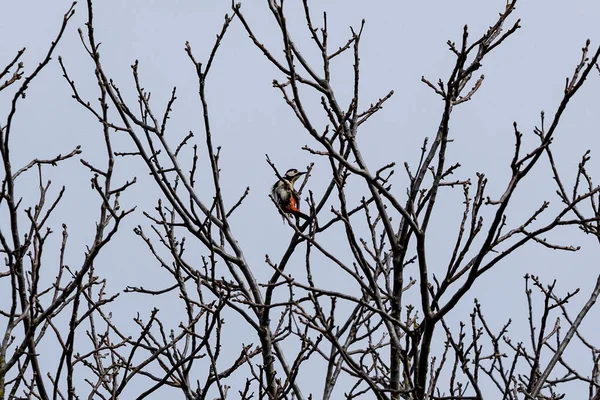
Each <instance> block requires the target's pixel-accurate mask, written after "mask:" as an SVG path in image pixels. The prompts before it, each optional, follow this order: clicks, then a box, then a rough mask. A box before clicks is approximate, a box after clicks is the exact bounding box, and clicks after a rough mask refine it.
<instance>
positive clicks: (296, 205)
mask: <svg viewBox="0 0 600 400" xmlns="http://www.w3.org/2000/svg"><path fill="white" fill-rule="evenodd" d="M304 174H306V172H300V171H298V170H297V169H294V168H292V169H288V170H287V172H286V173H285V175H284V176H283V177H282V178H281V179H278V180H277V182H275V183H274V184H273V187H272V188H271V196H272V197H273V199H274V200H275V201H276V202H277V204H278V205H279V207H281V209H282V210H283V211H284V212H285V213H287V214H292V215H294V216H295V217H296V218H302V219H305V220H307V221H308V220H310V217H309V216H308V215H306V214H304V213H303V212H301V211H300V196H299V195H298V192H296V189H294V183H295V182H296V181H297V180H298V178H300V177H301V176H302V175H304Z"/></svg>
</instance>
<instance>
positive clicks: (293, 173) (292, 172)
mask: <svg viewBox="0 0 600 400" xmlns="http://www.w3.org/2000/svg"><path fill="white" fill-rule="evenodd" d="M305 173H306V172H300V171H298V170H297V169H294V168H292V169H288V170H287V171H286V173H285V175H284V176H283V179H285V180H288V181H290V182H291V183H294V182H296V180H297V179H298V178H300V177H301V176H302V175H304V174H305Z"/></svg>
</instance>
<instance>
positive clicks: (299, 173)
mask: <svg viewBox="0 0 600 400" xmlns="http://www.w3.org/2000/svg"><path fill="white" fill-rule="evenodd" d="M305 173H306V172H298V176H300V175H304V174H305Z"/></svg>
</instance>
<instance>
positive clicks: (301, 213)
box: [292, 211, 311, 221]
mask: <svg viewBox="0 0 600 400" xmlns="http://www.w3.org/2000/svg"><path fill="white" fill-rule="evenodd" d="M292 214H294V215H295V216H296V217H299V218H302V219H304V220H306V221H310V219H311V218H310V217H309V216H308V215H306V214H304V213H303V212H302V211H292Z"/></svg>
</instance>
